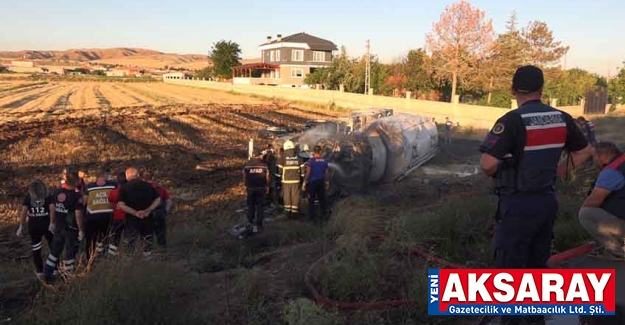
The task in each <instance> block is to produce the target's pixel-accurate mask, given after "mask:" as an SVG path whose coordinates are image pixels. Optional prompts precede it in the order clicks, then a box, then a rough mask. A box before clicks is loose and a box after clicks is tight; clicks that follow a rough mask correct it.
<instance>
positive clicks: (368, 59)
mask: <svg viewBox="0 0 625 325" xmlns="http://www.w3.org/2000/svg"><path fill="white" fill-rule="evenodd" d="M370 49H371V45H370V43H369V40H367V55H366V57H365V60H366V63H367V68H366V70H365V95H367V94H369V88H371V52H370Z"/></svg>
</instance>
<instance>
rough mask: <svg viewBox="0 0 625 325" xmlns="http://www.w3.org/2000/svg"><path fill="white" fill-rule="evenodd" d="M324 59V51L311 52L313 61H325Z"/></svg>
mask: <svg viewBox="0 0 625 325" xmlns="http://www.w3.org/2000/svg"><path fill="white" fill-rule="evenodd" d="M325 61H326V52H321V51H314V52H313V62H325Z"/></svg>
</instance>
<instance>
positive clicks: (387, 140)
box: [360, 114, 438, 183]
mask: <svg viewBox="0 0 625 325" xmlns="http://www.w3.org/2000/svg"><path fill="white" fill-rule="evenodd" d="M360 136H362V137H364V138H365V139H366V140H367V143H368V144H369V146H370V148H371V159H370V161H371V169H370V172H369V181H370V182H371V183H377V182H392V181H395V180H401V179H402V178H404V177H405V176H406V175H408V174H409V173H410V172H412V171H413V170H414V169H416V168H418V167H419V166H421V165H422V164H424V163H425V162H427V161H428V160H430V159H432V158H433V157H434V156H435V155H436V152H437V151H438V130H437V128H436V125H435V124H434V123H433V122H431V121H429V120H426V119H425V118H423V117H421V116H418V115H411V114H395V115H393V116H390V117H386V118H382V119H378V120H375V121H373V122H372V123H371V124H369V125H368V126H367V127H366V128H365V129H364V131H363V132H362V134H361V135H360Z"/></svg>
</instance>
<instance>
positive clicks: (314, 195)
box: [306, 179, 328, 220]
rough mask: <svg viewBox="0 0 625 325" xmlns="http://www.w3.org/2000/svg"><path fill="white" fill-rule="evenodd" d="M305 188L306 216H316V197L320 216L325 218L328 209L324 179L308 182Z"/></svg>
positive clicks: (312, 217) (313, 217) (311, 217)
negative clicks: (306, 200) (306, 197)
mask: <svg viewBox="0 0 625 325" xmlns="http://www.w3.org/2000/svg"><path fill="white" fill-rule="evenodd" d="M306 189H307V190H308V217H309V218H310V219H313V220H314V219H316V218H317V216H316V214H315V199H317V200H319V206H320V208H321V216H322V217H324V218H325V216H326V214H327V211H328V207H327V203H326V184H325V180H323V179H320V180H316V181H313V182H309V183H308V185H307V188H306Z"/></svg>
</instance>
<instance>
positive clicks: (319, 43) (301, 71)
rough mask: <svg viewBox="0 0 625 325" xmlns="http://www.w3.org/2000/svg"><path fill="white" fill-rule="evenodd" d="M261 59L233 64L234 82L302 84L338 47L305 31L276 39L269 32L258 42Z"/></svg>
mask: <svg viewBox="0 0 625 325" xmlns="http://www.w3.org/2000/svg"><path fill="white" fill-rule="evenodd" d="M259 50H260V52H261V62H257V63H250V64H245V65H241V66H238V67H234V68H233V69H232V70H233V71H232V74H233V75H232V82H233V83H235V84H253V85H274V86H282V87H305V86H306V85H305V84H304V78H306V75H307V74H309V73H313V72H314V71H315V70H316V69H318V68H324V67H329V66H330V65H332V58H333V56H334V52H335V51H337V50H338V48H337V46H336V44H334V43H332V42H331V41H328V40H325V39H322V38H319V37H316V36H313V35H310V34H306V33H305V32H302V33H297V34H293V35H290V36H287V37H282V35H280V34H278V35H277V38H276V39H272V38H271V36H268V37H267V41H266V42H265V43H263V44H261V45H260V47H259Z"/></svg>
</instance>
